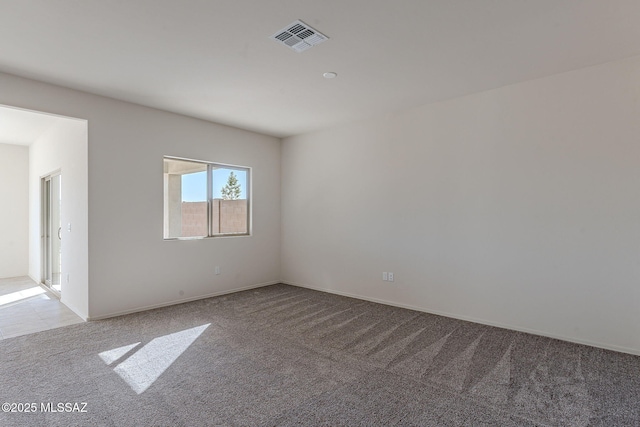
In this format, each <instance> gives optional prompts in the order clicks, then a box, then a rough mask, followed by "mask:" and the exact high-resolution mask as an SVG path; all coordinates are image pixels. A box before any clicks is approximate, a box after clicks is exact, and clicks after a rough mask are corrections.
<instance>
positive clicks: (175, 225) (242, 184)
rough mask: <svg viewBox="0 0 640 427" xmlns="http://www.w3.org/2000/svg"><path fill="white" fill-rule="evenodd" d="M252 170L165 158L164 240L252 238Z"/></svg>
mask: <svg viewBox="0 0 640 427" xmlns="http://www.w3.org/2000/svg"><path fill="white" fill-rule="evenodd" d="M250 172H251V169H250V168H248V167H241V166H230V165H221V164H217V163H210V162H204V161H197V160H185V159H179V158H174V157H165V158H164V238H165V239H195V238H203V237H215V236H233V235H248V234H249V228H250V223H251V221H250V209H249V200H250V192H249V190H250V188H249V184H250V181H251V179H250V178H251V175H250Z"/></svg>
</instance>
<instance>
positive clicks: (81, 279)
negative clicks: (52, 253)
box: [29, 118, 89, 318]
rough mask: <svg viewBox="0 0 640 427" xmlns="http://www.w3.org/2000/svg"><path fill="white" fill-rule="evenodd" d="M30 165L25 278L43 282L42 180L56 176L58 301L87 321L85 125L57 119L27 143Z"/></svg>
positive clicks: (79, 122)
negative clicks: (58, 203)
mask: <svg viewBox="0 0 640 427" xmlns="http://www.w3.org/2000/svg"><path fill="white" fill-rule="evenodd" d="M29 162H30V166H31V167H30V170H29V275H30V276H31V278H33V279H34V280H35V281H37V282H40V281H41V280H42V266H41V253H42V247H41V245H42V240H41V216H40V215H41V212H42V207H41V178H42V177H44V176H46V175H50V174H51V173H53V172H61V174H62V179H61V181H62V208H61V223H62V230H61V235H62V277H61V286H62V302H63V303H64V304H66V305H67V306H68V307H69V308H71V309H72V310H73V311H75V312H76V313H78V314H79V315H80V316H82V317H83V318H86V317H87V316H88V308H89V304H88V215H87V203H88V198H87V195H88V191H87V182H88V181H87V122H86V121H84V120H76V119H67V118H60V119H59V120H58V123H57V124H56V125H54V126H53V127H52V128H50V129H49V130H48V131H47V132H46V133H45V134H43V135H42V136H41V137H40V138H38V140H37V141H35V142H34V143H32V144H31V146H30V147H29ZM69 225H71V230H69ZM67 275H68V280H67Z"/></svg>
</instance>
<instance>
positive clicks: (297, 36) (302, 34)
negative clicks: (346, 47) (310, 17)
mask: <svg viewBox="0 0 640 427" xmlns="http://www.w3.org/2000/svg"><path fill="white" fill-rule="evenodd" d="M270 39H272V40H275V41H276V42H278V43H280V44H283V45H285V46H287V47H288V48H290V49H293V50H295V51H296V52H303V51H305V50H307V49H309V48H311V47H313V46H315V45H317V44H320V43H322V42H323V41H325V40H328V39H329V37H327V36H325V35H324V34H322V33H321V32H319V31H318V30H315V29H313V28H311V27H310V26H309V25H307V24H305V23H304V22H302V21H300V20H297V21H294V22H292V23H291V24H289V25H287V26H286V27H284V28H283V29H282V30H280V31H278V32H277V33H275V34H274V35H272V36H271V37H270Z"/></svg>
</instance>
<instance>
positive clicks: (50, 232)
mask: <svg viewBox="0 0 640 427" xmlns="http://www.w3.org/2000/svg"><path fill="white" fill-rule="evenodd" d="M40 188H41V192H42V205H41V206H42V233H41V237H42V245H41V247H42V264H41V265H42V283H43V284H44V285H45V286H47V287H48V288H49V289H51V290H52V291H53V292H54V293H55V294H57V295H58V296H60V295H61V294H62V215H61V212H62V174H61V173H60V172H56V173H53V174H51V175H47V176H45V177H43V178H42V180H41V187H40Z"/></svg>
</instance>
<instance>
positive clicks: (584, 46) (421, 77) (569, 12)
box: [0, 0, 640, 136]
mask: <svg viewBox="0 0 640 427" xmlns="http://www.w3.org/2000/svg"><path fill="white" fill-rule="evenodd" d="M296 19H301V20H302V21H304V22H306V23H307V24H309V25H311V26H313V27H315V28H316V29H317V30H318V31H320V32H322V33H324V34H325V35H327V36H328V37H329V38H330V40H328V41H327V42H324V43H322V44H320V45H318V46H316V47H313V48H312V49H310V50H307V51H305V52H302V53H296V52H294V51H292V50H290V49H287V48H286V47H284V46H282V45H279V44H277V43H276V42H274V41H272V40H270V39H269V36H271V35H272V34H273V33H274V32H276V31H278V30H280V29H282V28H283V27H285V26H286V25H288V24H289V23H291V22H293V21H294V20H296ZM638 54H640V1H638V0H413V1H412V0H395V1H391V0H324V1H317V0H314V1H308V0H270V1H264V0H216V1H213V0H130V1H121V0H82V1H80V0H55V1H53V0H29V1H25V0H2V1H0V71H5V72H8V73H13V74H18V75H23V76H26V77H31V78H34V79H38V80H42V81H46V82H51V83H55V84H59V85H63V86H68V87H71V88H76V89H80V90H84V91H88V92H92V93H96V94H101V95H106V96H110V97H113V98H118V99H123V100H127V101H131V102H135V103H139V104H143V105H148V106H152V107H156V108H160V109H165V110H169V111H174V112H177V113H182V114H186V115H190V116H194V117H199V118H203V119H207V120H212V121H215V122H219V123H225V124H229V125H232V126H237V127H241V128H245V129H250V130H255V131H258V132H262V133H266V134H271V135H275V136H288V135H293V134H299V133H304V132H310V131H314V130H318V129H321V128H325V127H328V126H332V125H336V124H339V123H344V122H348V121H353V120H358V119H362V118H366V117H372V116H377V115H383V114H386V113H389V112H392V111H396V110H399V109H403V108H407V107H412V106H416V105H421V104H427V103H432V102H436V101H439V100H444V99H449V98H453V97H457V96H461V95H465V94H470V93H474V92H479V91H483V90H487V89H491V88H496V87H500V86H504V85H508V84H512V83H516V82H520V81H524V80H529V79H533V78H538V77H542V76H546V75H550V74H555V73H560V72H564V71H569V70H573V69H577V68H582V67H585V66H589V65H595V64H599V63H603V62H607V61H611V60H617V59H622V58H626V57H630V56H634V55H638ZM326 71H335V72H337V73H338V77H337V78H335V79H332V80H327V79H324V78H323V77H322V73H324V72H326ZM638 78H640V76H639V77H638ZM0 102H1V94H0Z"/></svg>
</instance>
